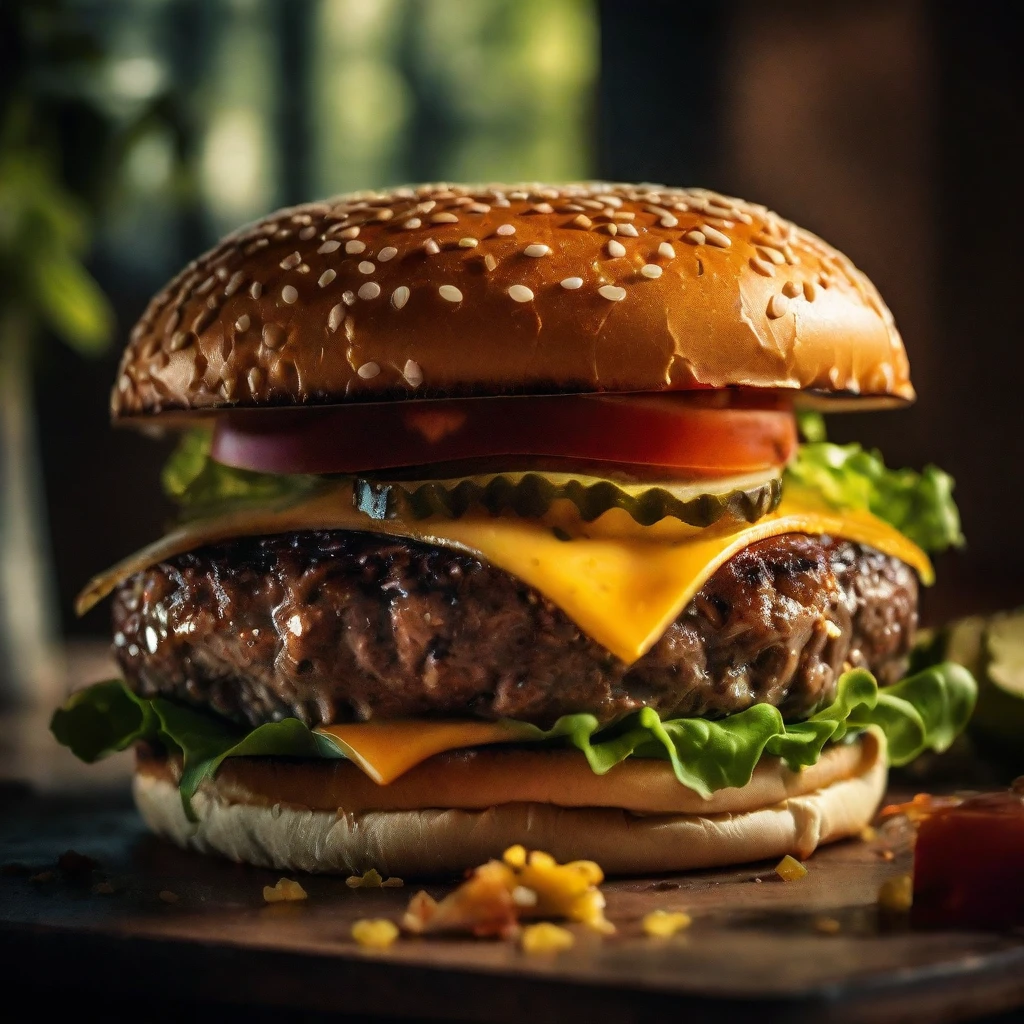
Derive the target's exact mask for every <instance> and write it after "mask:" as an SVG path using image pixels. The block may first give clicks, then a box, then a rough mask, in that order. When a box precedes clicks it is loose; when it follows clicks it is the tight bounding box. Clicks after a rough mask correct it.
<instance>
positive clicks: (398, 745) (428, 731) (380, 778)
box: [316, 718, 533, 786]
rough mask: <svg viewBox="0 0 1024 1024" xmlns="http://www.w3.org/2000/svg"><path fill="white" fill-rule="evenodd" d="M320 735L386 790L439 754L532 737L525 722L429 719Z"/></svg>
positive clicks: (333, 729) (340, 728)
mask: <svg viewBox="0 0 1024 1024" xmlns="http://www.w3.org/2000/svg"><path fill="white" fill-rule="evenodd" d="M316 731H317V732H319V733H323V734H324V735H325V736H330V737H331V739H333V740H334V742H335V743H337V744H338V746H339V747H341V749H342V750H343V751H344V752H345V756H346V757H348V759H349V760H350V761H353V762H354V763H355V764H356V765H357V766H358V767H359V768H361V769H362V770H363V771H364V772H366V774H367V775H369V776H370V778H371V779H373V781H374V782H376V783H378V784H380V785H382V786H386V785H387V784H388V783H389V782H393V781H394V780H395V779H397V778H398V776H399V775H404V774H405V773H406V772H407V771H408V770H409V769H410V768H415V767H416V765H418V764H419V763H420V762H421V761H426V759H427V758H428V757H433V756H434V754H442V753H444V752H445V751H446V750H459V749H460V748H462V747H482V746H485V745H487V744H490V743H514V742H515V741H516V740H517V739H521V738H526V736H527V735H528V734H530V733H532V732H533V730H532V728H531V727H530V726H529V725H525V724H524V723H522V722H482V721H478V722H467V721H458V720H449V721H443V720H440V721H439V720H434V719H429V718H406V719H391V720H385V721H378V722H354V723H351V724H347V725H327V726H322V727H321V728H319V729H317V730H316Z"/></svg>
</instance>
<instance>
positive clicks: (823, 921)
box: [814, 917, 842, 935]
mask: <svg viewBox="0 0 1024 1024" xmlns="http://www.w3.org/2000/svg"><path fill="white" fill-rule="evenodd" d="M841 927H842V926H841V925H840V924H839V922H838V921H837V920H836V919H835V918H834V917H818V918H815V920H814V930H815V931H816V932H819V933H820V934H821V935H838V934H839V932H840V929H841Z"/></svg>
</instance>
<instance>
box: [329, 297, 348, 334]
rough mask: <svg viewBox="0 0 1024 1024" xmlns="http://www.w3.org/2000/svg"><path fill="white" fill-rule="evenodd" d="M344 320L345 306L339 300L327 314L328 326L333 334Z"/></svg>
mask: <svg viewBox="0 0 1024 1024" xmlns="http://www.w3.org/2000/svg"><path fill="white" fill-rule="evenodd" d="M344 321H345V307H344V306H343V305H342V304H341V303H340V302H339V303H338V304H337V305H336V306H334V307H333V308H332V309H331V311H330V313H328V314H327V326H328V327H329V328H330V331H331V334H334V332H335V331H337V329H338V328H339V327H340V326H341V325H342V323H344Z"/></svg>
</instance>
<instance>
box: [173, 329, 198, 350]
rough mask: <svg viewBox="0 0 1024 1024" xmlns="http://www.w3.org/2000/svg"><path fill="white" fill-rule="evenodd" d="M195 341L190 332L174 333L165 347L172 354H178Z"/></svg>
mask: <svg viewBox="0 0 1024 1024" xmlns="http://www.w3.org/2000/svg"><path fill="white" fill-rule="evenodd" d="M195 340H196V336H195V335H194V334H193V333H192V332H191V331H176V332H175V334H174V335H173V336H172V338H171V340H170V342H168V345H167V347H168V348H169V349H170V350H171V351H172V352H180V351H181V350H182V349H185V348H188V347H189V345H191V344H192V342H194V341H195Z"/></svg>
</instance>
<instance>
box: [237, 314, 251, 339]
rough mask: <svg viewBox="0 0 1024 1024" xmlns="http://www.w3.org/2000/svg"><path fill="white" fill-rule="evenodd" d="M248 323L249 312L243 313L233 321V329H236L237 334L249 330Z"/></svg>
mask: <svg viewBox="0 0 1024 1024" xmlns="http://www.w3.org/2000/svg"><path fill="white" fill-rule="evenodd" d="M250 323H251V321H250V320H249V314H248V313H243V314H242V315H241V316H240V317H239V318H238V319H237V320H236V321H235V330H236V331H238V333H239V334H242V333H243V332H245V331H247V330H249V324H250Z"/></svg>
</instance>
